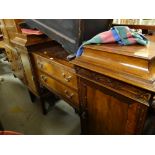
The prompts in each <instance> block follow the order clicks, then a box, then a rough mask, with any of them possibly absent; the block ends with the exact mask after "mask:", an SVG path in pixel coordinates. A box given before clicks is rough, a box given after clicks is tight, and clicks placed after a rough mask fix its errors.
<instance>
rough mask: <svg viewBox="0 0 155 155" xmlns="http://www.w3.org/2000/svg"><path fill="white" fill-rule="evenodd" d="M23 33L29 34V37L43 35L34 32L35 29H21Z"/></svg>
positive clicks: (36, 31)
mask: <svg viewBox="0 0 155 155" xmlns="http://www.w3.org/2000/svg"><path fill="white" fill-rule="evenodd" d="M21 31H22V33H24V34H27V35H32V34H33V35H42V34H43V33H42V32H40V31H39V30H33V29H26V28H22V29H21Z"/></svg>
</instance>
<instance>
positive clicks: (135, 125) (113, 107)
mask: <svg viewBox="0 0 155 155" xmlns="http://www.w3.org/2000/svg"><path fill="white" fill-rule="evenodd" d="M80 83H81V88H80V91H81V93H82V94H81V95H80V96H81V97H82V98H81V99H80V100H81V107H82V109H83V114H82V115H81V123H82V130H83V131H82V132H83V134H93V135H94V134H110V135H116V134H141V132H142V129H143V125H144V120H145V116H146V113H147V106H145V105H143V104H140V103H138V102H135V101H133V100H130V99H128V98H126V97H123V96H121V95H118V94H116V93H114V92H112V91H110V90H108V89H106V88H103V87H100V86H98V85H96V84H94V83H91V82H88V81H86V80H83V79H82V80H80ZM139 118H140V119H139Z"/></svg>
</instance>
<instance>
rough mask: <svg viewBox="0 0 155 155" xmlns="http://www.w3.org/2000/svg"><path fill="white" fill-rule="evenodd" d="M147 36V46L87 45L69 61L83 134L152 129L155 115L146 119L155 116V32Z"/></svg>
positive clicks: (154, 123)
mask: <svg viewBox="0 0 155 155" xmlns="http://www.w3.org/2000/svg"><path fill="white" fill-rule="evenodd" d="M149 40H150V43H149V45H148V46H146V47H144V46H141V45H133V46H121V45H118V44H104V45H87V46H85V47H84V53H83V54H82V56H80V57H78V58H76V59H75V60H73V61H72V63H73V64H74V67H75V70H76V73H77V76H78V88H79V100H80V101H79V103H80V107H81V112H82V113H81V123H82V132H83V133H84V134H149V133H150V132H149V129H148V127H150V129H151V128H152V129H153V130H154V129H155V119H153V120H152V121H151V124H149V123H148V122H149V121H148V120H149V119H150V118H151V119H152V118H154V111H153V110H154V108H153V107H154V94H155V85H154V80H155V52H154V50H155V36H150V37H149ZM148 124H149V125H148ZM153 133H155V132H154V131H153V132H152V133H150V134H153Z"/></svg>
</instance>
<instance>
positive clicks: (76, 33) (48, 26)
mask: <svg viewBox="0 0 155 155" xmlns="http://www.w3.org/2000/svg"><path fill="white" fill-rule="evenodd" d="M25 21H26V23H27V24H28V25H29V26H31V27H32V28H38V29H40V30H41V31H42V32H44V33H45V34H46V35H48V36H49V37H50V38H51V39H53V40H56V41H58V42H59V43H61V44H62V46H63V47H64V48H65V49H66V50H67V51H68V52H69V53H75V52H76V50H77V49H78V47H79V46H80V44H81V43H82V42H83V41H85V40H88V39H90V38H91V37H93V36H94V35H96V34H98V33H100V32H103V31H106V30H108V29H109V28H110V26H111V24H112V19H91V20H88V19H82V20H81V19H26V20H25Z"/></svg>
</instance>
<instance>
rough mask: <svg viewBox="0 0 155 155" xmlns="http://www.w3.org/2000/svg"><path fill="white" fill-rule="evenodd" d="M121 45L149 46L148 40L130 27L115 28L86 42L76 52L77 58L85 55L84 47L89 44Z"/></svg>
mask: <svg viewBox="0 0 155 155" xmlns="http://www.w3.org/2000/svg"><path fill="white" fill-rule="evenodd" d="M114 42H117V43H119V44H120V45H132V44H136V43H138V44H141V45H147V44H148V39H147V38H146V37H144V36H143V35H142V34H141V33H138V32H135V31H133V30H131V29H130V28H129V27H128V26H114V27H112V28H111V29H110V30H109V31H105V32H102V33H99V34H97V35H96V36H94V37H93V38H92V39H90V40H88V41H86V42H84V43H83V44H82V45H81V46H80V47H79V49H78V50H77V52H76V57H79V56H81V55H82V53H83V46H84V45H89V44H101V43H114Z"/></svg>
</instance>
